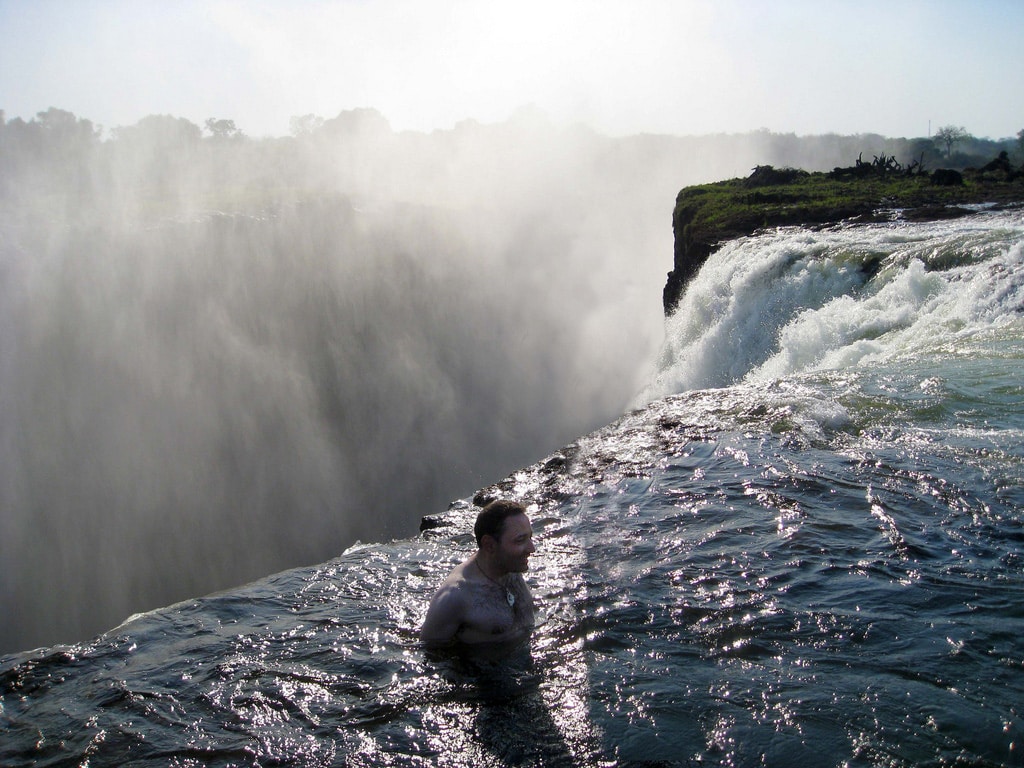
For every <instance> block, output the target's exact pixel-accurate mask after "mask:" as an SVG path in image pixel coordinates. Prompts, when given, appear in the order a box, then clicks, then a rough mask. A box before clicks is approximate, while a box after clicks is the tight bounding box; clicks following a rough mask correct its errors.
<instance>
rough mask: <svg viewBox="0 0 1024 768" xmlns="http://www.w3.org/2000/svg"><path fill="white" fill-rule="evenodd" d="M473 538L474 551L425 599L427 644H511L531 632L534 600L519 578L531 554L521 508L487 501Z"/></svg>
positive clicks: (528, 530) (424, 638) (530, 535)
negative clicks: (426, 602) (427, 603)
mask: <svg viewBox="0 0 1024 768" xmlns="http://www.w3.org/2000/svg"><path fill="white" fill-rule="evenodd" d="M473 534H474V535H475V536H476V543H477V551H476V552H475V553H474V554H473V555H472V556H471V557H469V559H467V560H466V561H465V562H463V563H462V564H460V565H457V566H456V567H455V569H454V570H453V571H452V572H451V573H450V574H449V575H448V578H447V579H445V580H444V583H443V584H441V586H440V587H439V588H438V590H437V592H435V593H434V596H433V598H431V600H430V607H429V608H428V609H427V617H426V619H424V621H423V626H422V628H421V629H420V639H421V640H422V641H423V642H424V643H426V644H427V645H432V646H443V645H450V644H453V643H465V644H467V645H478V644H480V643H508V642H515V641H517V640H520V639H523V638H525V637H527V636H528V635H529V634H530V630H531V629H532V628H533V624H534V604H533V595H531V594H530V588H529V587H528V586H527V585H526V581H525V580H524V579H523V576H522V574H524V573H525V572H526V571H527V570H529V567H530V563H529V559H530V555H532V554H533V553H534V551H535V548H534V546H533V527H532V526H531V525H530V519H529V518H528V517H527V516H526V508H525V507H523V505H522V504H517V503H516V502H514V501H503V500H499V501H492V502H491V503H490V504H488V505H487V506H486V507H484V508H483V510H481V512H480V514H479V515H477V518H476V524H475V525H474V526H473Z"/></svg>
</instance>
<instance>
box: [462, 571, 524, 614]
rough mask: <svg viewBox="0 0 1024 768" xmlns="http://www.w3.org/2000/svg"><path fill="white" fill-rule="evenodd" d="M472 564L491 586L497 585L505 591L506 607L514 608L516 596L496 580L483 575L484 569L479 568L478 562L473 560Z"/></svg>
mask: <svg viewBox="0 0 1024 768" xmlns="http://www.w3.org/2000/svg"><path fill="white" fill-rule="evenodd" d="M473 562H474V563H476V569H477V570H478V571H480V573H482V574H483V577H484V578H485V579H487V580H488V581H489V582H491V583H492V584H495V585H497V586H498V587H499V588H500V589H504V590H505V600H506V601H508V607H509V608H511V607H512V606H514V605H515V604H516V596H515V595H514V594H513V593H512V590H511V589H509V588H508V587H507V586H505V585H504V584H502V583H501V582H500V581H498V580H497V579H492V578H491V577H490V576H488V575H487V574H486V573H484V569H483V568H481V567H480V561H479V560H474V561H473Z"/></svg>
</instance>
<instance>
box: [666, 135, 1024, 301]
mask: <svg viewBox="0 0 1024 768" xmlns="http://www.w3.org/2000/svg"><path fill="white" fill-rule="evenodd" d="M1021 204H1024V166H1022V167H1020V168H1015V167H1014V166H1013V165H1012V164H1011V163H1010V161H1009V157H1008V156H1007V154H1006V153H1005V152H1003V153H1001V154H1000V155H999V157H997V158H996V159H995V160H993V161H992V162H991V163H988V164H987V165H985V166H984V167H983V168H980V169H971V168H968V169H966V170H965V171H963V172H962V173H961V172H959V171H952V170H947V169H939V170H936V171H933V172H931V173H926V172H924V170H923V169H922V168H921V167H920V166H919V165H918V164H917V163H913V164H911V165H910V166H909V167H904V166H903V165H902V164H900V163H898V162H897V161H896V160H895V158H892V157H885V156H883V157H880V158H879V157H876V158H875V159H874V161H873V162H870V163H869V162H863V161H862V160H860V159H858V160H857V163H856V165H853V166H850V167H848V168H836V169H834V170H832V171H830V172H828V173H809V172H807V171H802V170H798V169H793V168H783V169H776V168H773V167H771V166H767V165H764V166H758V167H757V168H755V169H754V171H753V173H751V175H750V176H748V177H747V178H744V179H730V180H728V181H719V182H715V183H712V184H700V185H697V186H692V187H686V188H684V189H683V190H681V191H680V192H679V194H678V195H677V197H676V205H675V209H674V210H673V213H672V231H673V233H674V235H675V253H674V259H673V267H672V271H671V272H669V273H668V281H667V282H666V284H665V289H664V292H663V295H662V303H663V306H664V311H665V314H666V315H670V314H672V312H673V311H674V310H675V308H676V305H677V304H678V303H679V298H680V296H681V295H682V293H683V290H684V289H685V287H686V284H687V283H688V282H689V281H690V280H691V279H692V278H693V277H694V275H696V274H697V272H698V271H699V270H700V267H701V265H703V263H704V262H705V261H706V260H707V258H708V256H710V255H711V254H712V253H713V252H714V251H715V250H717V249H718V247H719V246H721V245H722V244H723V243H725V242H727V241H728V240H732V239H735V238H737V237H743V236H745V235H750V234H753V233H754V232H757V231H758V230H762V229H766V228H768V227H779V226H790V225H811V226H817V225H828V224H837V223H840V222H850V223H866V222H877V221H892V220H897V219H905V220H908V221H928V220H938V219H943V218H952V217H957V216H964V215H969V214H971V213H975V212H976V211H977V206H980V205H988V206H991V207H1010V206H1016V205H1021ZM966 206H975V208H974V209H972V208H968V207H966Z"/></svg>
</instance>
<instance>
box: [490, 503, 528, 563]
mask: <svg viewBox="0 0 1024 768" xmlns="http://www.w3.org/2000/svg"><path fill="white" fill-rule="evenodd" d="M535 551H536V547H534V546H533V526H532V525H530V518H528V517H527V516H526V515H512V516H511V517H508V518H506V519H505V527H504V528H503V529H502V532H501V538H500V539H499V540H498V549H497V552H496V553H495V554H496V558H497V560H498V564H499V565H500V566H501V567H502V569H503V570H506V571H510V572H513V573H525V572H526V571H528V570H529V569H530V555H532V554H533V553H534V552H535Z"/></svg>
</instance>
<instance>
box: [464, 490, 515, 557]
mask: <svg viewBox="0 0 1024 768" xmlns="http://www.w3.org/2000/svg"><path fill="white" fill-rule="evenodd" d="M525 514H526V507H524V506H523V505H522V504H520V503H519V502H518V501H509V500H508V499H498V500H496V501H492V502H491V503H490V504H488V505H487V506H486V507H484V508H483V509H481V510H480V514H478V515H477V516H476V524H475V525H474V526H473V535H474V536H476V543H477V546H480V544H481V543H482V542H483V540H484V536H492V537H493V538H494V540H495V541H499V540H500V539H501V534H502V532H503V531H504V530H505V521H506V520H507V519H508V518H510V517H512V516H513V515H525Z"/></svg>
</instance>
